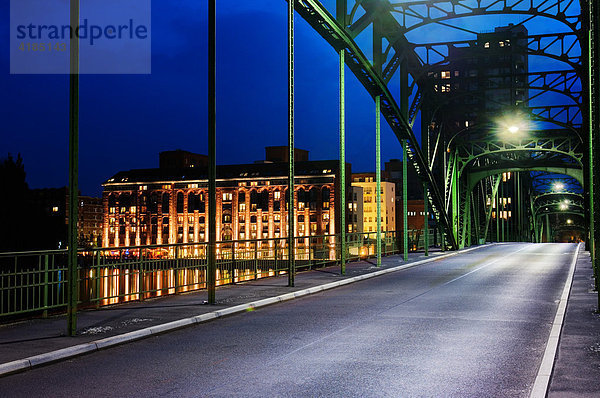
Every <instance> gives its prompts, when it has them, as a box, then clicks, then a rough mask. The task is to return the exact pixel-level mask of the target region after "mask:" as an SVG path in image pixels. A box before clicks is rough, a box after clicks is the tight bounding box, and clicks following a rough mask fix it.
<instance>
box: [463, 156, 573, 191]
mask: <svg viewBox="0 0 600 398" xmlns="http://www.w3.org/2000/svg"><path fill="white" fill-rule="evenodd" d="M512 163H513V164H512V165H511V164H510V163H509V162H506V163H503V164H498V165H493V166H490V167H478V168H477V169H476V170H472V171H470V172H469V174H468V175H469V184H470V185H471V186H475V185H476V184H477V183H478V182H479V181H481V180H483V179H484V178H486V177H490V176H493V175H496V174H498V173H504V172H511V173H519V172H544V173H551V174H555V175H556V174H560V175H562V176H563V177H564V178H568V179H569V180H571V181H573V183H575V184H578V185H579V184H582V183H583V170H581V168H579V167H575V166H574V165H571V166H545V165H544V164H543V163H541V162H536V161H534V162H529V163H528V162H521V161H513V162H512ZM554 181H555V180H554Z"/></svg>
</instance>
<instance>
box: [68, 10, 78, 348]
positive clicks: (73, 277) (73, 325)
mask: <svg viewBox="0 0 600 398" xmlns="http://www.w3.org/2000/svg"><path fill="white" fill-rule="evenodd" d="M70 19H71V26H79V0H71V3H70ZM69 56H70V67H69V72H70V75H69V230H68V238H67V245H68V260H67V262H68V281H69V283H68V289H67V296H68V306H67V333H68V335H69V336H75V335H76V334H77V301H78V299H79V297H78V286H79V281H78V279H79V278H78V272H77V235H78V233H77V221H78V220H79V38H78V37H77V35H73V37H71V43H70V53H69Z"/></svg>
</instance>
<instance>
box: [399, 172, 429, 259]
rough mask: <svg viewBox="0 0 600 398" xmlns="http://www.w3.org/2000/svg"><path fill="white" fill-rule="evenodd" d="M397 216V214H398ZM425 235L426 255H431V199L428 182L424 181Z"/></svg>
mask: <svg viewBox="0 0 600 398" xmlns="http://www.w3.org/2000/svg"><path fill="white" fill-rule="evenodd" d="M396 216H397V215H396ZM423 217H424V220H423V221H424V224H423V235H424V238H423V240H424V246H425V256H429V200H428V199H427V183H426V182H424V183H423Z"/></svg>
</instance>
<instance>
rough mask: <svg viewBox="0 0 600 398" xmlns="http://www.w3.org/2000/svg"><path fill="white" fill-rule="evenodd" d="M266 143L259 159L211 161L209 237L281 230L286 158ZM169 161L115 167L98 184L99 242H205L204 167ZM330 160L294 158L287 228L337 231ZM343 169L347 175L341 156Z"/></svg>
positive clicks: (334, 168)
mask: <svg viewBox="0 0 600 398" xmlns="http://www.w3.org/2000/svg"><path fill="white" fill-rule="evenodd" d="M270 148H275V150H271V151H270V150H269V148H268V149H267V160H266V161H261V162H257V163H254V164H242V165H224V166H217V209H216V213H217V219H216V229H217V240H221V241H228V240H250V239H275V238H284V237H286V236H287V231H288V223H287V220H288V214H287V213H288V212H287V198H288V196H287V195H288V190H287V184H288V181H287V180H288V178H287V175H288V165H287V163H284V162H281V161H280V162H273V161H272V160H271V159H272V158H271V157H270V154H271V153H273V151H274V152H277V151H280V150H279V149H278V147H270ZM284 148H285V147H284ZM286 150H287V148H286ZM173 152H175V151H173ZM179 152H180V155H181V156H188V157H189V152H187V153H186V152H185V151H179ZM163 154H164V153H163ZM171 155H172V154H171ZM171 155H169V156H171ZM169 156H167V157H169ZM173 156H176V155H173ZM163 158H165V155H162V154H161V160H162V159H163ZM306 158H308V153H307V155H306ZM161 163H162V162H161ZM170 164H171V165H172V164H176V165H177V166H178V167H168V166H165V165H164V164H163V167H159V168H158V169H139V170H130V171H123V172H120V173H117V174H116V175H115V176H113V177H112V178H110V179H108V180H107V181H106V182H105V183H104V184H103V187H104V193H103V205H104V241H103V245H104V247H124V246H140V245H154V244H158V245H160V244H174V243H196V242H208V223H209V222H210V220H208V218H207V217H208V180H207V170H206V168H205V167H203V166H202V165H200V166H196V165H195V166H193V167H192V166H188V167H181V163H180V161H178V160H173V159H171V161H170ZM338 165H339V162H338V161H336V160H331V161H299V162H296V163H295V169H296V179H295V184H296V186H295V193H294V195H295V197H294V198H295V202H294V203H295V217H296V223H295V226H296V230H295V231H294V234H295V236H298V237H302V236H306V237H309V236H316V235H326V234H335V233H336V232H337V231H339V220H336V217H335V214H336V209H337V208H338V207H337V206H339V203H340V198H339V196H338V189H337V185H336V184H337V183H338V172H339V166H338ZM346 169H347V171H346V173H347V174H346V175H350V174H351V169H350V165H349V164H346ZM307 240H308V239H307ZM307 243H308V242H307ZM299 245H302V240H300V242H299Z"/></svg>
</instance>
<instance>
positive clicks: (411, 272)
mask: <svg viewBox="0 0 600 398" xmlns="http://www.w3.org/2000/svg"><path fill="white" fill-rule="evenodd" d="M575 248H576V246H575V245H574V244H501V245H493V246H489V247H486V248H482V249H478V250H474V251H471V252H468V253H464V254H460V255H457V256H453V257H450V258H447V259H443V260H438V261H434V262H432V263H428V264H425V265H421V266H417V267H415V268H411V269H408V270H404V271H399V272H394V273H391V274H387V275H384V276H381V277H376V278H373V279H369V280H366V281H362V282H358V283H354V284H350V285H347V286H344V287H341V288H337V289H333V290H330V291H326V292H323V293H319V294H315V295H311V296H308V297H305V298H301V299H297V300H292V301H289V302H285V303H281V304H277V305H273V306H270V307H266V308H262V309H259V310H256V311H253V312H247V313H245V314H243V315H236V316H231V317H228V318H223V319H219V320H216V321H213V322H210V323H206V324H202V325H197V326H194V327H190V328H186V329H182V330H179V331H176V332H172V333H168V334H165V335H161V336H156V337H152V338H149V339H146V340H142V341H138V342H135V343H131V344H127V345H124V346H120V347H116V348H112V349H108V350H105V351H100V352H96V353H93V354H90V355H85V356H82V357H78V358H75V359H73V360H69V361H66V362H61V363H56V364H53V365H49V366H45V367H41V368H37V369H34V370H31V371H28V372H25V373H21V374H16V375H12V376H9V377H5V378H2V379H0V395H2V396H5V397H12V396H22V397H35V396H47V397H50V396H52V397H58V396H69V397H73V396H86V397H99V396H118V397H137V396H139V397H141V396H143V397H154V396H177V397H291V396H295V397H326V396H329V397H422V396H430V397H483V396H487V397H521V396H522V397H526V396H528V395H529V392H530V389H531V387H532V386H533V382H534V379H535V376H536V373H537V370H538V367H539V365H540V363H541V359H542V356H543V352H544V349H545V345H546V341H547V338H548V335H549V332H550V328H551V323H552V321H553V318H554V315H555V312H556V308H557V301H558V300H559V298H560V294H561V292H562V289H563V287H564V283H565V280H566V279H567V274H568V271H569V266H570V263H571V261H572V257H573V253H574V251H575ZM398 261H399V263H400V262H401V261H400V258H399V260H398Z"/></svg>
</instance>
